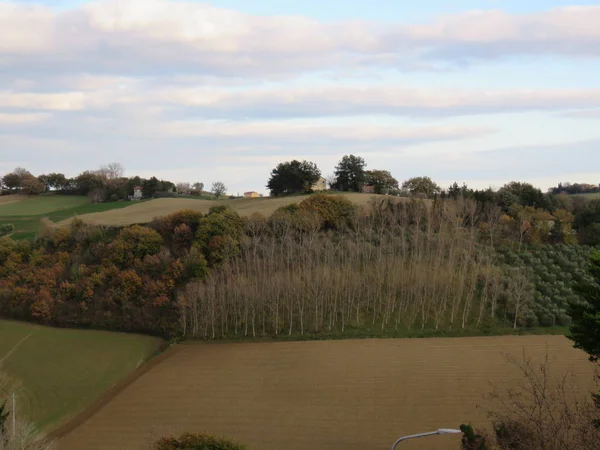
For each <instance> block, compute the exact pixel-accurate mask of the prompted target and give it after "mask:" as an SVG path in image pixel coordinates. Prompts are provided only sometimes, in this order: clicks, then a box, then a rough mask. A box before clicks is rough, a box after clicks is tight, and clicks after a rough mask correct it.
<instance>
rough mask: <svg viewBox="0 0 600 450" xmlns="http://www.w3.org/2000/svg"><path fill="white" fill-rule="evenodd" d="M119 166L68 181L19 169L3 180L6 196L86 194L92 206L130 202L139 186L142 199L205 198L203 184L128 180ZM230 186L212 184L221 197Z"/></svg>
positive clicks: (114, 165)
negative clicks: (176, 196) (187, 196)
mask: <svg viewBox="0 0 600 450" xmlns="http://www.w3.org/2000/svg"><path fill="white" fill-rule="evenodd" d="M124 171H125V169H124V167H123V166H122V165H121V164H120V163H110V164H107V165H104V166H102V167H100V168H99V169H98V170H86V171H84V172H82V173H80V174H79V175H77V176H76V177H73V178H69V177H66V176H65V175H64V174H62V173H48V174H41V175H38V176H34V175H33V174H31V172H29V171H28V170H26V169H24V168H22V167H17V168H16V169H15V170H13V171H12V172H10V173H7V174H5V175H4V176H3V177H0V188H2V193H3V194H14V193H19V194H26V195H39V194H42V193H44V192H49V191H53V192H55V193H60V194H63V195H84V196H88V197H89V198H90V201H91V202H93V203H99V202H108V201H118V200H127V199H128V198H129V197H130V196H133V194H134V190H135V188H136V187H140V188H141V191H142V195H143V198H156V197H169V196H175V195H177V194H181V195H195V196H200V195H206V194H208V193H207V192H205V191H204V183H200V182H196V183H193V184H191V183H177V184H175V183H173V182H171V181H167V180H160V179H158V178H156V177H150V178H147V179H146V178H140V177H139V176H133V177H125V176H124ZM226 190H227V187H226V186H225V185H224V184H223V183H222V182H220V181H216V182H214V183H213V185H212V194H213V195H214V196H217V197H220V196H221V195H223V194H224V193H225V191H226Z"/></svg>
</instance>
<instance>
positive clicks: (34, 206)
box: [0, 194, 132, 240]
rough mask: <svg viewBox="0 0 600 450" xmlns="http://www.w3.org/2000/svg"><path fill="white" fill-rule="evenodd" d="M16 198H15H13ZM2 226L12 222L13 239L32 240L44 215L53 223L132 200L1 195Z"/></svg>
mask: <svg viewBox="0 0 600 450" xmlns="http://www.w3.org/2000/svg"><path fill="white" fill-rule="evenodd" d="M12 197H14V198H12ZM0 199H2V201H1V202H0V225H3V224H12V225H13V226H14V227H15V231H14V232H13V233H12V235H11V236H12V238H13V239H29V240H31V239H33V238H34V237H35V235H36V234H37V232H38V230H39V226H40V220H41V219H42V218H44V217H46V218H48V219H49V220H50V221H52V222H60V221H62V220H65V219H69V218H72V217H74V216H77V215H82V214H90V213H98V212H104V211H109V210H112V209H120V208H126V207H128V206H131V205H132V202H129V201H120V202H111V203H96V204H92V203H89V200H88V198H87V197H84V196H78V195H52V194H49V195H40V196H37V197H26V196H22V195H14V196H13V195H7V196H2V197H0Z"/></svg>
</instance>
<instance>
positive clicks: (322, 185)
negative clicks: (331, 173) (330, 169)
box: [312, 177, 327, 191]
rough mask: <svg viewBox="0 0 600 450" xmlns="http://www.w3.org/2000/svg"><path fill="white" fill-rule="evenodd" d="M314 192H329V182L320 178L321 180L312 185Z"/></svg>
mask: <svg viewBox="0 0 600 450" xmlns="http://www.w3.org/2000/svg"><path fill="white" fill-rule="evenodd" d="M312 190H313V191H326V190H327V180H326V179H325V178H323V177H321V178H319V180H318V181H317V182H316V183H315V184H313V185H312Z"/></svg>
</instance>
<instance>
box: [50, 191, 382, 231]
mask: <svg viewBox="0 0 600 450" xmlns="http://www.w3.org/2000/svg"><path fill="white" fill-rule="evenodd" d="M340 195H344V196H345V197H347V198H348V199H350V200H351V201H352V202H354V203H356V204H357V205H361V206H362V205H366V204H368V203H369V202H370V201H371V199H372V198H373V197H384V196H381V195H374V194H357V193H344V194H340ZM307 197H309V196H308V195H299V196H292V197H276V198H272V197H263V198H251V199H247V198H240V199H234V200H229V199H227V200H222V201H214V200H196V199H193V198H189V199H188V198H160V199H156V200H150V201H148V202H144V203H139V204H133V205H132V206H129V207H128V208H124V209H115V210H111V211H105V212H100V213H94V214H86V215H82V216H79V218H80V219H82V220H84V221H85V222H88V223H94V224H97V225H107V226H122V225H130V224H133V223H148V222H151V221H152V220H153V219H155V218H156V217H161V216H166V215H168V214H171V213H173V212H175V211H180V210H182V209H192V210H194V211H200V212H202V213H207V212H208V210H209V209H210V208H211V207H213V206H215V205H219V204H222V205H227V206H230V207H231V208H232V209H234V210H235V211H237V212H238V213H239V214H240V215H242V216H250V215H252V214H254V213H261V214H263V215H265V216H269V215H271V214H272V213H273V212H275V210H277V208H280V207H281V206H285V205H289V204H290V203H300V202H301V201H302V200H304V199H306V198H307ZM69 222H70V219H69V220H64V221H62V222H60V224H61V225H64V224H68V223H69Z"/></svg>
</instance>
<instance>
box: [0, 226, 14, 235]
mask: <svg viewBox="0 0 600 450" xmlns="http://www.w3.org/2000/svg"><path fill="white" fill-rule="evenodd" d="M13 231H15V227H14V226H13V224H12V223H7V224H4V225H0V237H2V236H6V235H7V234H10V233H12V232H13Z"/></svg>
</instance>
